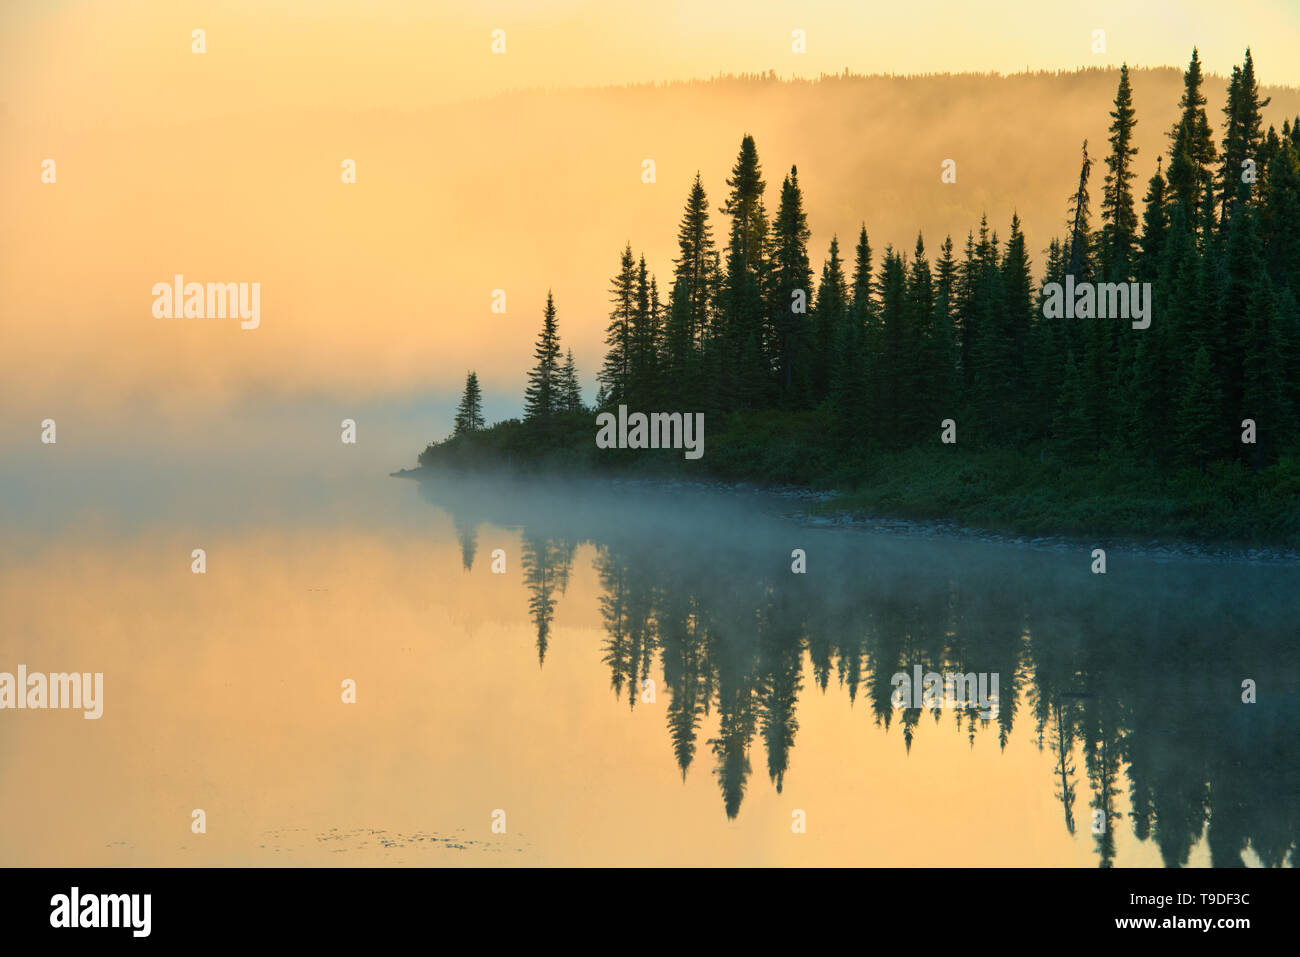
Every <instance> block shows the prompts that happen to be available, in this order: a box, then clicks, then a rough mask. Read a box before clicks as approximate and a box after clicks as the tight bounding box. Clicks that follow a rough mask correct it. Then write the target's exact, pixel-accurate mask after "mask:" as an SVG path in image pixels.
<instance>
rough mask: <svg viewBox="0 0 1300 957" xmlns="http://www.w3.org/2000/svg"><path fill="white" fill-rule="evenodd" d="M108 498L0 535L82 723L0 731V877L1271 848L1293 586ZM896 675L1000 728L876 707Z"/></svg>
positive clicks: (1016, 550)
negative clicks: (797, 564) (351, 696)
mask: <svg viewBox="0 0 1300 957" xmlns="http://www.w3.org/2000/svg"><path fill="white" fill-rule="evenodd" d="M36 484H39V483H36ZM106 487H110V491H108V492H105V493H104V498H103V501H102V502H100V507H99V508H83V509H81V510H79V511H76V512H75V517H73V513H69V512H68V511H67V510H66V509H63V510H60V509H59V508H56V507H55V505H57V504H58V503H57V499H58V497H59V495H60V494H62V492H61V491H60V489H59V488H54V489H53V490H51V491H49V492H48V493H47V494H37V495H34V494H33V493H31V491H30V489H28V490H27V493H26V494H27V498H26V499H25V503H26V504H24V505H22V506H21V508H18V509H17V510H18V511H19V512H21V513H22V514H11V516H10V518H9V520H8V521H7V533H6V536H5V538H4V540H3V547H2V548H0V626H2V632H0V670H4V671H11V672H12V671H14V670H16V667H17V665H18V664H20V663H22V664H26V665H27V666H28V669H29V670H30V671H37V670H42V671H71V670H76V671H91V672H95V671H102V672H103V673H104V676H105V677H104V684H105V695H104V697H105V703H104V715H103V717H102V718H101V719H99V720H98V721H91V720H84V719H83V718H82V716H81V714H80V712H72V711H44V712H33V711H21V712H17V711H5V712H0V755H2V756H0V815H2V816H3V820H4V821H5V822H6V825H5V827H4V828H3V830H2V831H0V863H4V864H20V865H27V864H44V865H50V864H58V865H90V866H99V865H151V864H162V865H188V864H254V865H266V864H271V865H276V864H283V865H289V864H309V865H331V864H354V865H355V864H395V865H424V864H437V865H448V864H450V865H456V864H468V865H483V864H503V863H505V864H557V865H558V864H656V865H657V864H855V865H904V866H907V865H959V866H965V865H980V864H987V865H1048V866H1085V867H1095V866H1098V865H1115V866H1161V865H1167V866H1179V865H1182V866H1206V865H1210V864H1214V865H1220V866H1222V865H1236V864H1242V863H1245V864H1248V865H1260V864H1265V865H1279V864H1287V865H1289V864H1291V863H1292V853H1293V848H1294V847H1295V842H1296V835H1297V809H1298V806H1297V793H1300V786H1298V785H1300V780H1298V778H1300V775H1298V773H1297V765H1298V764H1300V762H1298V761H1297V758H1298V757H1300V754H1298V751H1300V745H1298V744H1297V741H1298V740H1300V739H1298V736H1297V732H1298V731H1300V728H1298V727H1297V724H1298V723H1300V718H1298V717H1297V715H1298V714H1300V711H1298V709H1297V707H1296V705H1297V703H1298V702H1300V695H1298V690H1300V641H1298V638H1300V630H1298V625H1297V622H1298V621H1300V617H1298V616H1297V611H1300V607H1298V606H1300V588H1298V587H1297V584H1298V583H1300V570H1298V569H1295V568H1285V567H1282V568H1279V567H1268V566H1252V565H1246V564H1225V563H1209V562H1205V563H1192V562H1170V563H1163V564H1162V563H1156V562H1153V561H1149V560H1144V559H1138V558H1134V557H1131V556H1127V555H1125V554H1122V553H1120V552H1118V551H1113V552H1112V554H1111V555H1110V556H1109V565H1108V571H1107V574H1105V575H1094V574H1092V573H1091V571H1090V566H1091V557H1090V555H1089V554H1088V550H1087V549H1084V550H1081V551H1078V552H1074V551H1069V552H1053V551H1039V550H1033V549H1028V548H1024V547H1016V546H1009V545H1006V546H1004V545H988V544H978V543H971V542H953V541H935V540H911V539H904V538H899V537H897V536H893V535H889V534H885V533H872V532H866V531H861V530H838V529H824V528H823V529H819V528H809V527H805V526H801V525H799V524H797V523H795V522H793V521H791V520H789V519H787V518H785V517H784V516H783V515H782V514H781V512H782V510H783V509H788V508H789V507H790V506H789V505H788V503H773V502H772V501H770V500H766V499H760V498H757V497H747V496H742V495H735V494H722V493H719V494H712V493H704V492H699V491H687V490H680V489H679V490H671V489H668V490H665V489H650V488H646V487H643V486H636V485H632V484H622V485H620V484H608V483H606V484H595V483H576V482H569V483H540V482H532V483H530V482H522V481H508V480H505V479H500V478H488V477H461V478H457V477H453V476H444V477H441V478H438V479H437V480H435V481H426V482H415V481H406V480H398V479H391V478H387V477H382V476H376V475H374V474H372V473H362V472H357V473H355V474H351V475H349V476H348V477H347V478H346V480H337V481H336V480H331V479H327V478H321V477H319V476H315V477H308V476H306V475H294V474H292V472H283V473H278V474H274V475H261V476H258V475H248V474H245V473H240V474H239V475H235V474H234V473H232V474H231V475H229V476H227V477H225V478H224V479H221V478H218V479H216V480H212V481H209V482H206V483H199V484H196V485H188V486H184V487H177V486H175V485H174V484H173V485H167V486H166V488H165V489H161V488H160V489H154V490H151V489H150V488H149V487H148V484H147V483H144V484H143V485H137V484H134V483H131V482H125V481H123V482H122V483H121V487H120V488H117V490H116V492H113V491H111V488H113V487H114V486H112V482H111V481H109V482H108V483H107V486H106ZM128 487H129V489H128ZM17 499H19V500H21V499H23V496H21V495H20V496H17ZM14 500H15V499H14V498H13V497H11V502H12V501H14ZM52 503H53V504H52ZM197 547H202V548H204V549H205V550H206V552H207V572H206V574H203V575H195V574H193V573H192V572H191V567H190V563H191V558H190V553H191V550H192V549H193V548H197ZM794 549H802V550H803V552H804V554H805V556H806V569H807V570H806V573H805V574H793V573H792V571H791V564H792V557H791V555H792V551H793V550H794ZM498 550H499V551H498ZM494 565H495V566H496V567H497V568H501V567H502V565H504V572H501V573H497V572H494V570H493V568H494ZM917 666H919V667H920V668H921V669H922V671H923V672H936V673H944V672H960V673H976V674H979V673H984V674H988V675H992V674H996V675H998V676H999V694H998V701H997V704H996V712H995V713H993V714H991V715H990V717H989V718H987V719H986V718H984V717H982V715H981V714H980V712H979V710H978V708H977V707H975V706H971V707H964V706H950V707H936V708H916V707H907V708H903V707H895V706H894V705H893V703H892V702H891V695H892V693H893V691H894V686H893V685H892V684H891V678H892V677H893V675H894V674H895V673H898V672H905V673H908V674H911V673H912V672H913V669H914V668H915V667H917ZM347 679H351V680H352V681H354V682H355V685H356V703H355V704H348V703H344V702H343V700H342V694H343V693H342V686H343V682H344V681H345V680H347ZM1245 679H1251V680H1253V681H1255V682H1256V683H1257V684H1258V692H1257V694H1258V703H1256V704H1243V703H1242V701H1241V698H1242V682H1243V680H1245ZM194 809H202V810H203V811H204V812H205V814H206V820H207V831H206V833H204V834H194V833H192V831H191V816H192V812H193V810H194ZM494 820H496V821H498V822H502V821H503V822H504V826H505V832H504V833H498V832H494V830H493V822H494ZM800 821H802V822H803V826H804V831H803V832H802V833H800V832H799V831H798V829H797V827H795V826H794V825H796V824H797V823H798V822H800Z"/></svg>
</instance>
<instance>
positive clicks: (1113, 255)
mask: <svg viewBox="0 0 1300 957" xmlns="http://www.w3.org/2000/svg"><path fill="white" fill-rule="evenodd" d="M1110 117H1111V125H1110V155H1108V156H1107V157H1106V180H1105V184H1104V185H1103V187H1102V200H1101V221H1102V255H1103V260H1102V264H1101V265H1102V274H1103V275H1104V276H1105V277H1106V278H1107V279H1109V280H1111V281H1116V282H1123V281H1126V280H1127V279H1128V278H1129V276H1130V274H1131V273H1132V265H1133V258H1134V247H1135V245H1136V243H1137V211H1136V209H1135V208H1134V203H1133V190H1132V189H1131V188H1130V186H1129V182H1130V181H1131V180H1132V179H1133V177H1134V176H1135V175H1136V174H1135V173H1134V172H1133V157H1135V156H1136V155H1137V147H1136V146H1134V145H1133V127H1135V126H1136V125H1137V113H1136V111H1135V110H1134V109H1133V91H1132V88H1131V87H1130V86H1129V80H1128V64H1127V63H1126V64H1124V65H1123V66H1121V67H1120V72H1119V89H1118V90H1117V91H1116V93H1115V109H1114V110H1112V111H1111V114H1110Z"/></svg>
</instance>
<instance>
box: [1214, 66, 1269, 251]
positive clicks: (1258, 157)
mask: <svg viewBox="0 0 1300 957" xmlns="http://www.w3.org/2000/svg"><path fill="white" fill-rule="evenodd" d="M1270 100H1271V98H1270V99H1265V100H1261V99H1260V96H1259V81H1258V80H1257V79H1256V78H1255V61H1254V60H1253V59H1252V58H1251V55H1250V48H1249V47H1247V48H1246V58H1245V61H1244V62H1243V63H1242V65H1241V67H1240V68H1238V67H1233V69H1232V80H1231V82H1230V83H1229V85H1228V102H1227V104H1226V105H1225V106H1224V108H1223V113H1224V124H1223V127H1224V132H1223V163H1222V165H1221V166H1220V168H1219V177H1218V180H1219V181H1218V195H1219V204H1220V209H1221V214H1220V215H1221V217H1222V220H1223V222H1224V224H1225V225H1226V223H1227V221H1228V220H1229V218H1230V217H1231V214H1232V208H1233V207H1234V206H1235V205H1236V203H1237V194H1238V192H1239V190H1240V187H1241V186H1242V185H1243V180H1242V178H1241V176H1242V172H1243V169H1244V168H1245V166H1246V165H1247V164H1246V161H1247V160H1251V161H1253V162H1254V163H1255V164H1256V176H1257V177H1258V176H1260V175H1261V174H1263V172H1264V170H1265V169H1266V168H1267V167H1266V162H1267V157H1266V156H1264V155H1263V154H1262V151H1261V147H1263V145H1264V120H1263V115H1262V110H1263V108H1264V107H1266V106H1268V104H1269V102H1270ZM1245 185H1247V186H1248V187H1249V184H1245ZM1254 193H1255V191H1254V189H1253V188H1250V189H1248V195H1252V196H1253V195H1254Z"/></svg>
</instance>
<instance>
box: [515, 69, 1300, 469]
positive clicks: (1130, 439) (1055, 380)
mask: <svg viewBox="0 0 1300 957" xmlns="http://www.w3.org/2000/svg"><path fill="white" fill-rule="evenodd" d="M1183 78H1184V91H1183V96H1182V99H1181V101H1180V116H1179V120H1178V122H1177V123H1176V124H1175V125H1174V127H1173V129H1172V130H1171V131H1170V132H1169V141H1170V146H1169V154H1168V161H1167V163H1166V162H1165V157H1163V156H1162V157H1157V158H1156V163H1155V170H1154V173H1153V174H1152V175H1151V177H1150V179H1149V180H1148V181H1147V186H1146V192H1145V194H1144V196H1143V197H1142V200H1141V202H1140V204H1139V202H1138V200H1137V198H1136V196H1135V193H1134V189H1133V184H1134V181H1135V180H1136V179H1137V175H1138V174H1137V162H1138V161H1137V153H1138V151H1137V149H1136V147H1135V146H1134V145H1133V131H1134V127H1135V126H1136V124H1137V122H1138V120H1137V112H1136V108H1135V105H1134V102H1133V94H1132V89H1131V87H1130V84H1129V74H1128V67H1127V65H1125V66H1123V67H1121V69H1120V73H1119V84H1118V88H1117V91H1116V94H1115V99H1114V107H1113V109H1112V110H1111V111H1110V114H1109V115H1110V118H1111V123H1110V127H1109V138H1108V146H1107V149H1106V151H1105V154H1104V156H1103V165H1104V169H1105V172H1104V175H1103V176H1102V177H1101V179H1102V182H1101V185H1100V202H1099V203H1097V204H1096V207H1097V211H1098V213H1099V221H1100V224H1099V226H1096V227H1094V225H1093V219H1092V217H1093V206H1094V204H1093V200H1092V196H1091V188H1092V183H1093V180H1094V176H1093V165H1094V164H1093V160H1092V156H1091V155H1090V153H1089V150H1088V144H1087V142H1086V141H1085V142H1084V144H1083V149H1082V157H1081V164H1080V170H1079V176H1078V179H1077V184H1076V185H1075V187H1074V189H1073V190H1072V192H1071V193H1070V195H1069V197H1068V199H1067V203H1066V220H1065V231H1064V233H1063V235H1061V236H1058V237H1056V238H1053V239H1052V240H1051V242H1050V244H1049V246H1048V248H1047V251H1046V252H1047V256H1046V264H1045V274H1044V275H1043V277H1042V279H1041V281H1039V282H1037V283H1036V282H1035V279H1034V275H1033V274H1034V268H1033V263H1032V260H1031V256H1030V253H1029V250H1028V249H1027V248H1026V240H1025V236H1024V233H1023V231H1022V229H1021V224H1020V221H1019V218H1018V217H1017V216H1015V215H1013V216H1012V218H1011V222H1010V226H1009V230H1008V233H1007V237H1006V239H1005V240H1002V239H1000V238H999V236H998V234H997V232H996V231H995V230H993V229H992V228H991V227H990V224H989V222H988V218H987V216H985V217H984V218H983V219H982V220H981V222H980V224H979V227H978V229H977V230H976V229H973V230H971V231H970V232H969V233H968V234H967V236H966V239H965V243H964V246H963V247H962V248H961V249H960V250H958V249H957V247H956V246H955V245H954V242H953V240H952V237H951V236H948V237H945V239H944V241H943V242H942V243H941V244H940V245H939V247H938V251H937V256H935V258H934V259H933V260H932V259H931V258H930V256H929V254H928V253H927V250H926V246H925V241H924V238H923V237H922V236H921V235H920V234H918V236H917V239H916V243H915V246H914V248H913V249H912V250H910V252H909V251H905V250H904V251H900V250H897V249H895V248H893V247H892V246H887V247H886V248H885V250H884V251H883V254H882V255H881V257H880V259H879V261H876V259H875V256H874V252H873V250H872V247H871V243H870V240H869V238H868V233H867V229H866V226H865V224H864V225H863V226H862V227H861V229H860V231H859V233H858V236H857V239H856V243H855V244H854V246H853V248H852V250H851V251H849V250H843V251H842V250H841V247H840V243H839V240H838V237H833V238H832V239H831V242H830V246H829V249H828V251H827V255H826V258H825V260H824V263H823V265H822V268H821V273H820V277H819V278H817V279H816V281H815V280H814V274H813V267H812V264H811V258H810V254H809V251H808V241H809V237H810V235H811V233H810V229H809V226H808V220H807V215H806V213H805V210H804V199H803V193H802V190H801V187H800V183H799V171H798V169H797V167H793V166H792V167H791V169H790V171H789V173H788V174H786V175H784V176H783V177H782V180H781V185H780V190H779V192H778V194H777V196H776V197H775V198H776V211H775V214H774V215H773V214H771V213H770V212H769V207H768V193H767V184H766V182H765V180H764V174H763V170H762V166H761V164H760V161H759V156H758V150H757V146H756V144H755V142H754V139H753V137H752V136H749V135H746V136H744V138H743V139H742V141H741V145H740V151H739V154H738V155H737V157H736V161H735V164H734V166H733V167H732V170H731V175H730V176H729V177H728V178H727V180H726V187H727V193H726V197H725V200H724V202H723V203H722V205H721V206H720V207H719V208H718V209H717V211H716V212H717V213H718V214H720V216H721V223H720V225H721V228H722V230H723V231H725V242H724V243H723V244H722V248H719V242H718V240H717V239H715V236H714V223H713V219H712V215H711V214H712V212H713V211H712V210H711V208H710V203H709V198H708V195H707V193H706V190H705V187H704V185H703V182H702V181H701V178H700V176H699V175H698V174H697V175H696V178H695V181H694V182H693V184H692V185H691V188H690V190H689V193H688V195H687V199H686V204H685V208H684V210H683V213H682V217H681V220H680V223H679V225H678V230H677V246H678V255H677V257H676V258H675V259H674V261H673V273H672V277H671V284H670V286H669V288H668V291H667V296H666V297H665V296H663V295H662V294H661V291H660V288H659V285H658V282H657V279H656V278H655V276H654V275H653V274H651V273H650V272H649V271H648V269H647V267H646V262H645V257H644V256H640V257H638V256H637V255H636V254H635V253H634V252H633V249H632V246H631V244H630V243H629V244H627V245H626V246H625V248H624V249H623V251H622V253H621V255H620V257H619V263H618V269H617V271H616V272H615V274H614V276H613V279H612V281H611V286H610V297H611V304H612V309H611V312H610V318H609V323H608V328H607V332H606V339H605V341H606V345H607V352H606V355H605V357H604V361H603V363H602V366H601V369H600V372H599V391H598V393H597V395H596V408H598V409H606V408H611V407H614V406H617V405H619V404H626V405H628V406H629V407H633V408H637V409H641V410H652V409H665V408H678V409H681V408H689V409H692V410H695V411H704V412H706V413H711V414H713V415H715V416H720V417H721V418H722V419H723V421H724V422H725V421H726V418H727V416H728V414H730V413H735V412H741V413H743V412H746V411H762V410H775V411H778V412H790V413H799V412H806V411H811V410H822V411H824V412H826V413H828V414H829V420H830V421H831V422H832V423H833V427H832V428H833V433H834V434H833V435H832V436H830V437H829V438H830V440H832V441H833V442H834V443H835V444H836V445H838V446H839V447H841V448H843V449H845V450H857V451H862V450H877V449H880V450H893V449H901V448H905V447H908V446H915V445H923V444H926V443H933V442H937V441H938V436H939V430H940V422H941V421H942V420H944V419H953V420H954V421H955V422H956V423H958V427H959V430H960V431H959V435H960V440H961V442H962V443H964V444H965V443H970V444H973V445H975V446H976V447H981V446H1012V447H1022V446H1025V445H1029V444H1036V443H1037V444H1040V445H1041V447H1042V449H1043V451H1044V452H1050V454H1052V455H1054V456H1059V457H1061V458H1062V459H1063V460H1067V461H1073V462H1086V461H1090V462H1096V461H1110V460H1113V459H1115V458H1117V457H1118V458H1122V459H1125V460H1130V461H1136V462H1142V463H1144V464H1149V465H1154V466H1178V465H1194V466H1199V467H1201V468H1204V467H1205V466H1206V465H1207V464H1208V463H1210V462H1212V461H1215V460H1231V459H1237V460H1240V461H1242V462H1243V463H1246V464H1249V465H1253V466H1256V467H1259V466H1263V465H1267V464H1270V463H1272V462H1274V461H1276V460H1277V459H1278V458H1279V457H1280V456H1281V455H1283V454H1284V453H1286V452H1288V451H1290V450H1292V449H1294V448H1295V443H1296V438H1297V434H1298V430H1297V429H1296V427H1295V425H1294V422H1293V413H1294V412H1295V411H1296V410H1297V409H1300V307H1298V306H1297V299H1298V297H1300V117H1298V118H1296V120H1295V121H1293V122H1284V123H1283V124H1282V129H1281V131H1280V132H1279V131H1277V130H1276V129H1275V128H1274V127H1272V126H1270V127H1269V128H1268V129H1267V132H1265V131H1264V127H1263V118H1262V111H1263V108H1264V107H1266V106H1267V105H1268V100H1267V99H1263V98H1262V97H1261V94H1260V89H1259V84H1258V81H1257V79H1256V76H1255V69H1254V63H1253V60H1252V58H1251V54H1250V51H1249V50H1247V51H1246V53H1245V58H1244V61H1243V63H1242V64H1241V65H1240V66H1236V67H1234V68H1233V71H1232V76H1231V79H1230V81H1229V85H1228V91H1227V103H1226V106H1225V107H1224V109H1223V114H1224V119H1223V122H1222V135H1221V139H1220V142H1219V143H1218V144H1217V145H1216V143H1215V141H1214V135H1213V133H1212V129H1211V122H1210V119H1209V117H1208V115H1207V113H1206V102H1207V101H1206V97H1205V96H1204V94H1203V92H1202V85H1203V76H1202V71H1201V62H1200V59H1199V55H1198V53H1197V52H1196V51H1195V50H1193V52H1192V57H1191V61H1190V63H1189V65H1188V67H1187V70H1186V71H1185V72H1184V77H1183ZM1139 209H1140V212H1139ZM1067 276H1072V277H1073V282H1074V283H1075V284H1076V285H1077V284H1079V283H1133V282H1136V283H1150V284H1151V289H1152V313H1151V323H1150V326H1149V327H1148V328H1145V329H1134V328H1132V327H1131V326H1130V324H1129V323H1128V322H1127V321H1124V320H1123V319H1117V318H1115V317H1113V316H1098V315H1093V316H1089V317H1085V318H1047V317H1046V316H1045V315H1044V308H1043V305H1044V301H1045V298H1046V295H1047V294H1046V292H1045V286H1046V285H1047V284H1048V283H1064V282H1065V280H1066V277H1067ZM559 348H560V347H559V339H558V333H557V332H556V326H555V307H554V303H553V301H552V299H551V298H550V297H549V296H548V299H547V307H546V318H545V321H544V325H543V329H542V332H541V334H540V336H539V339H538V345H537V350H536V359H537V364H536V366H535V367H534V369H533V371H532V373H531V374H530V379H529V385H528V390H527V394H526V399H525V421H526V422H531V423H533V424H534V426H536V427H539V428H542V429H544V428H545V427H546V425H547V424H548V423H550V422H551V421H552V420H554V419H555V418H557V417H559V416H562V415H564V414H566V413H574V412H584V413H585V412H586V411H587V410H586V409H585V407H584V406H583V404H582V397H581V390H580V389H579V388H578V386H577V373H576V370H575V369H574V368H573V362H572V353H571V352H570V353H569V356H568V360H567V362H563V363H562V362H561V361H560V352H559ZM1247 419H1249V420H1251V421H1252V422H1253V423H1254V425H1253V428H1251V429H1250V430H1249V431H1250V439H1253V440H1254V441H1253V442H1252V441H1249V440H1246V441H1243V435H1244V434H1245V432H1246V426H1245V423H1244V420H1247Z"/></svg>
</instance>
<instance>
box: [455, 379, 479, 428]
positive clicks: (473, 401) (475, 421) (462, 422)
mask: <svg viewBox="0 0 1300 957" xmlns="http://www.w3.org/2000/svg"><path fill="white" fill-rule="evenodd" d="M482 428H483V396H482V394H481V393H480V392H479V386H478V375H477V374H476V373H474V372H473V371H470V372H469V374H467V375H466V376H465V391H464V392H463V393H462V394H461V397H460V405H458V406H457V407H456V424H455V428H454V429H453V431H452V435H464V434H465V433H466V432H477V431H479V430H480V429H482Z"/></svg>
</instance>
